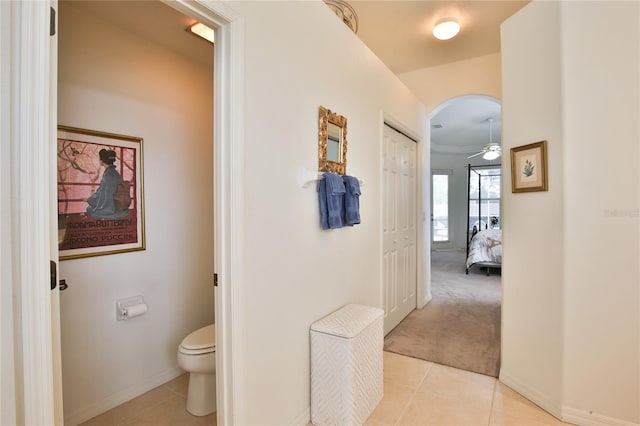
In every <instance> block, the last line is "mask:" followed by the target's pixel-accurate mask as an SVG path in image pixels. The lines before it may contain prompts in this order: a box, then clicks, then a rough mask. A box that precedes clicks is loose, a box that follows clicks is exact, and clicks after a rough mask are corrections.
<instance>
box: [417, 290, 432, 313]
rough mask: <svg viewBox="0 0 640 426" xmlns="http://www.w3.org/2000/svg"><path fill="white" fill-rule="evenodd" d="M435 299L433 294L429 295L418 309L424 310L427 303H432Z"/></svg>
mask: <svg viewBox="0 0 640 426" xmlns="http://www.w3.org/2000/svg"><path fill="white" fill-rule="evenodd" d="M431 299H433V295H432V294H431V293H429V294H427V296H426V297H425V298H424V299H423V300H422V302H421V303H420V304H419V305H418V309H422V308H424V307H425V306H427V303H429V302H431Z"/></svg>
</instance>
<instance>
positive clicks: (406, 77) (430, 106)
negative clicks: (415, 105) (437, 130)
mask: <svg viewBox="0 0 640 426" xmlns="http://www.w3.org/2000/svg"><path fill="white" fill-rule="evenodd" d="M398 77H399V78H400V80H402V81H403V82H404V83H405V84H406V85H407V86H408V87H409V88H410V89H411V90H412V91H413V93H415V94H416V96H418V98H419V99H420V100H421V101H422V102H424V104H425V105H426V107H427V111H429V112H431V111H433V110H434V109H435V108H436V107H437V106H438V105H440V104H441V103H442V102H444V101H446V100H449V99H452V98H454V97H456V96H461V95H489V96H493V97H494V98H496V99H500V98H501V97H502V88H501V71H500V53H493V54H491V55H485V56H478V57H477V58H472V59H467V60H464V61H458V62H452V63H450V64H444V65H440V66H436V67H429V68H423V69H419V70H415V71H409V72H405V73H401V74H398Z"/></svg>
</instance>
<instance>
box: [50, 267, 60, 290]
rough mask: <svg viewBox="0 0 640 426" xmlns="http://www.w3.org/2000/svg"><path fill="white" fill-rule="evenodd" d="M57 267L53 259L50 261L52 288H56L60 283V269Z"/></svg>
mask: <svg viewBox="0 0 640 426" xmlns="http://www.w3.org/2000/svg"><path fill="white" fill-rule="evenodd" d="M57 269H58V268H57V267H56V262H54V261H53V260H50V261H49V271H50V274H51V284H50V286H51V290H54V289H55V288H56V286H57V285H58V271H57Z"/></svg>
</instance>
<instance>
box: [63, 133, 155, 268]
mask: <svg viewBox="0 0 640 426" xmlns="http://www.w3.org/2000/svg"><path fill="white" fill-rule="evenodd" d="M57 162H58V165H57V169H58V248H59V250H60V260H67V259H75V258H81V257H89V256H100V255H106V254H114V253H122V252H129V251H136V250H144V249H145V237H144V202H143V189H142V177H143V172H142V138H138V137H134V136H124V135H117V134H112V133H105V132H98V131H94V130H87V129H79V128H74V127H66V126H58V146H57Z"/></svg>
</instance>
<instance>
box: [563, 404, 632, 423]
mask: <svg viewBox="0 0 640 426" xmlns="http://www.w3.org/2000/svg"><path fill="white" fill-rule="evenodd" d="M562 420H563V421H565V422H568V423H574V424H577V425H580V426H603V425H606V426H639V425H640V423H633V422H629V421H626V420H620V419H614V418H612V417H607V416H603V415H601V414H597V413H593V412H589V411H585V410H579V409H577V408H571V407H563V408H562Z"/></svg>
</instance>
